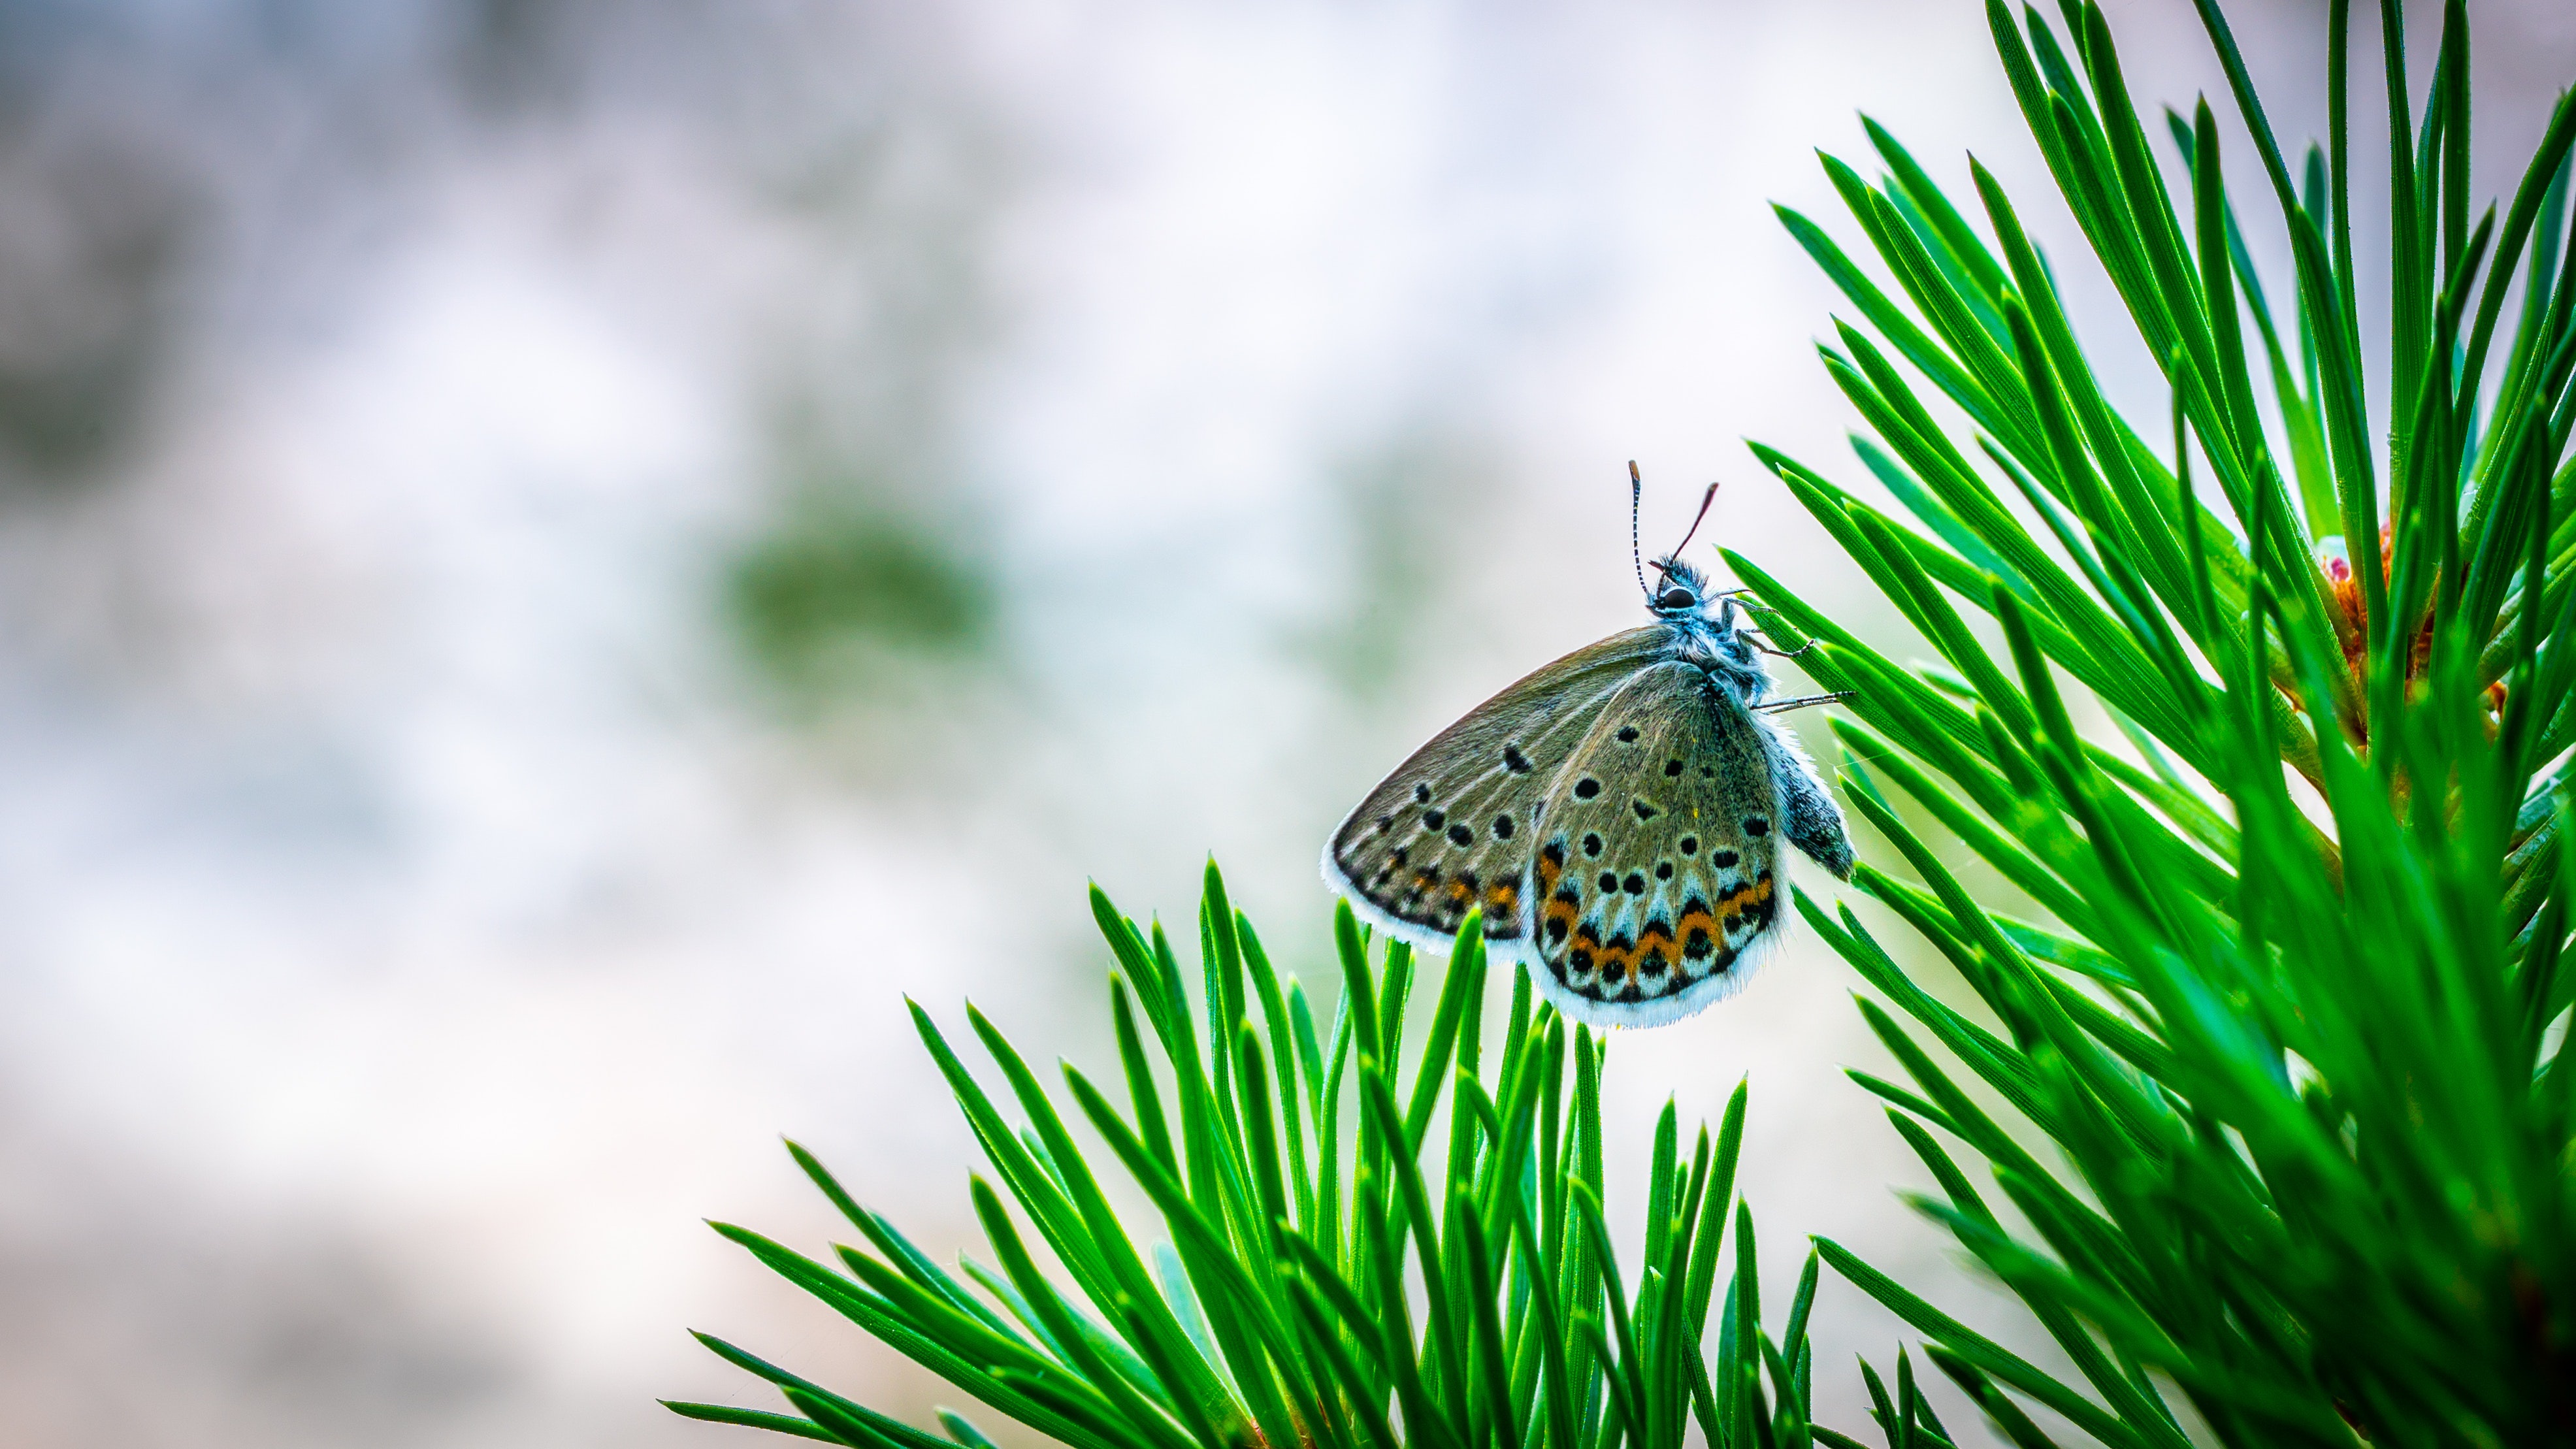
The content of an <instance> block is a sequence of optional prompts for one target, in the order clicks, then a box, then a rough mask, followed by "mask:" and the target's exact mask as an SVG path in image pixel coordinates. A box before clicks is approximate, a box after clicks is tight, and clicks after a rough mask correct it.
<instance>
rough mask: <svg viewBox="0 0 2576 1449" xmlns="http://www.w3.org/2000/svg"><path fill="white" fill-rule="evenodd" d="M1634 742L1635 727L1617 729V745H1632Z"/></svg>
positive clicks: (1623, 726)
mask: <svg viewBox="0 0 2576 1449" xmlns="http://www.w3.org/2000/svg"><path fill="white" fill-rule="evenodd" d="M1636 742H1637V727H1636V726H1635V725H1621V726H1620V727H1619V743H1621V744H1623V745H1633V744H1635V743H1636Z"/></svg>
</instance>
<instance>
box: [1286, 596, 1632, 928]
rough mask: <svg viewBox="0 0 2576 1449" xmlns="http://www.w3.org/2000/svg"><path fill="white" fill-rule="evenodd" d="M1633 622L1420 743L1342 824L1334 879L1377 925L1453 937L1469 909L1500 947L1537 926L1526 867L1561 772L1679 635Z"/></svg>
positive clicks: (1327, 858)
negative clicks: (1616, 699)
mask: <svg viewBox="0 0 2576 1449" xmlns="http://www.w3.org/2000/svg"><path fill="white" fill-rule="evenodd" d="M1670 637H1671V631H1670V630H1668V629H1665V628H1663V627H1661V626H1648V627H1646V628H1643V629H1631V630H1629V631H1627V632H1625V633H1621V634H1614V635H1612V636H1611V637H1609V638H1607V639H1604V640H1602V641H1601V642H1600V643H1598V644H1594V645H1592V646H1591V647H1589V648H1586V649H1580V650H1577V651H1576V652H1574V653H1572V654H1569V655H1567V656H1565V657H1564V658H1562V659H1559V660H1557V661H1556V662H1555V663H1553V664H1550V665H1548V666H1547V667H1545V668H1543V669H1541V670H1539V671H1538V672H1536V673H1534V674H1532V675H1530V676H1529V677H1528V678H1526V679H1523V680H1521V681H1520V682H1519V683H1517V684H1514V685H1513V686H1512V687H1510V688H1509V689H1506V690H1504V691H1503V692H1502V693H1500V694H1498V695H1495V696H1494V697H1493V698H1492V699H1489V700H1487V701H1485V702H1484V703H1483V704H1481V705H1479V706H1477V707H1476V708H1475V709H1474V710H1471V711H1469V713H1468V714H1467V716H1466V717H1465V718H1463V719H1461V720H1459V721H1458V722H1457V723H1456V724H1453V725H1451V726H1450V727H1449V728H1447V729H1445V730H1442V731H1441V732H1440V733H1439V734H1438V735H1436V736H1434V737H1433V738H1432V740H1431V742H1430V743H1429V744H1426V745H1424V746H1423V747H1422V748H1420V749H1418V750H1416V751H1414V752H1413V755H1412V757H1411V758H1410V759H1407V760H1406V761H1405V762H1404V763H1403V764H1402V765H1399V766H1397V767H1396V770H1395V772H1394V773H1393V774H1391V775H1388V776H1387V777H1386V779H1384V780H1383V781H1380V782H1379V784H1378V787H1377V788H1376V789H1375V790H1373V791H1371V792H1369V797H1368V798H1367V799H1366V800H1363V801H1361V802H1360V806H1359V808H1358V809H1357V810H1354V811H1352V812H1351V814H1350V817H1349V818H1348V819H1346V820H1344V821H1343V822H1342V826H1341V828H1340V829H1339V830H1336V831H1334V832H1333V838H1332V840H1331V842H1330V843H1329V844H1327V845H1326V847H1325V851H1324V875H1325V879H1326V880H1327V882H1329V883H1330V884H1332V885H1333V886H1334V887H1335V888H1337V889H1339V890H1341V891H1344V892H1345V893H1347V894H1349V895H1351V896H1352V897H1354V898H1355V900H1356V901H1357V902H1359V903H1360V904H1362V905H1363V906H1364V907H1365V910H1366V914H1368V915H1369V916H1371V917H1372V918H1374V919H1375V920H1376V921H1377V923H1378V924H1379V925H1381V926H1384V927H1386V928H1387V929H1389V930H1391V931H1393V932H1395V933H1396V934H1397V935H1399V936H1401V937H1404V938H1406V939H1409V940H1412V941H1414V942H1415V943H1417V944H1428V945H1445V944H1446V943H1447V939H1448V938H1449V937H1450V936H1452V935H1454V934H1455V933H1456V932H1457V930H1458V927H1459V925H1460V923H1461V922H1463V921H1464V920H1465V918H1466V914H1467V911H1468V909H1469V908H1470V907H1475V908H1479V909H1481V910H1482V911H1483V912H1484V921H1485V935H1486V937H1487V939H1488V940H1489V941H1490V942H1492V943H1493V944H1494V946H1495V948H1496V952H1497V954H1499V955H1503V956H1505V957H1510V956H1513V955H1516V954H1518V953H1517V952H1516V951H1515V950H1514V949H1513V945H1514V943H1518V942H1521V941H1523V940H1524V939H1525V938H1526V936H1527V934H1528V932H1529V930H1530V927H1531V923H1532V921H1531V909H1530V901H1529V900H1528V898H1527V890H1528V885H1527V866H1528V863H1529V861H1530V858H1531V854H1532V851H1533V848H1534V846H1535V844H1536V842H1537V841H1538V839H1539V838H1540V832H1541V831H1542V830H1543V829H1544V828H1545V826H1546V824H1547V822H1546V821H1545V820H1544V818H1543V814H1544V811H1543V807H1542V804H1541V801H1542V797H1543V794H1544V792H1545V791H1546V789H1547V786H1548V783H1549V781H1551V780H1552V779H1554V778H1555V776H1556V775H1557V773H1558V771H1559V768H1560V767H1561V766H1562V765H1563V764H1564V763H1565V761H1566V760H1567V759H1568V758H1569V757H1570V756H1571V755H1572V754H1573V753H1574V751H1575V748H1576V746H1577V744H1578V743H1579V742H1580V741H1581V740H1582V739H1583V738H1584V735H1585V731H1586V730H1587V729H1588V728H1589V727H1590V726H1591V724H1592V723H1593V721H1594V719H1595V718H1596V717H1597V715H1598V714H1599V712H1600V710H1601V708H1602V706H1603V704H1604V703H1605V702H1607V701H1608V700H1609V699H1610V698H1611V697H1612V696H1613V695H1614V694H1615V693H1617V692H1618V691H1619V690H1620V687H1621V684H1622V682H1623V681H1625V680H1628V679H1631V678H1633V677H1635V675H1636V674H1637V672H1638V671H1639V669H1641V668H1643V667H1645V666H1646V665H1648V664H1649V662H1650V661H1651V660H1652V659H1653V658H1654V657H1655V656H1656V655H1657V654H1658V653H1660V652H1661V651H1663V650H1664V649H1665V648H1666V647H1667V644H1668V641H1669V639H1670Z"/></svg>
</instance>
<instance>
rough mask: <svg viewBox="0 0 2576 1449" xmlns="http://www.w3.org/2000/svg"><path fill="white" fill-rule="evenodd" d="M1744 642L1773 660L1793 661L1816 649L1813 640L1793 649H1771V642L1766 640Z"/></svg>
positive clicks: (1750, 639)
mask: <svg viewBox="0 0 2576 1449" xmlns="http://www.w3.org/2000/svg"><path fill="white" fill-rule="evenodd" d="M1744 642H1745V643H1747V644H1750V645H1752V646H1753V647H1754V648H1756V649H1758V650H1760V651H1761V652H1763V653H1765V654H1768V655H1770V656H1771V657H1772V658H1774V659H1795V658H1797V657H1799V656H1800V655H1802V654H1805V653H1806V652H1807V651H1808V650H1810V649H1813V648H1815V647H1816V641H1815V640H1813V639H1810V640H1808V641H1807V642H1806V643H1804V644H1801V645H1799V646H1798V647H1797V648H1795V649H1775V648H1773V647H1771V642H1770V641H1769V640H1767V639H1757V638H1747V639H1746V640H1745V641H1744Z"/></svg>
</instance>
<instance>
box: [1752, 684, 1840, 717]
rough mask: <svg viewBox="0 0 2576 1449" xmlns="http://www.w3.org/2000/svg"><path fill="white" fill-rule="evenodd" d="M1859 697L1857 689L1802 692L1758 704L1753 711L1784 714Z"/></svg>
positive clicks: (1756, 712)
mask: <svg viewBox="0 0 2576 1449" xmlns="http://www.w3.org/2000/svg"><path fill="white" fill-rule="evenodd" d="M1858 697H1859V696H1858V692H1857V691H1854V690H1849V689H1838V690H1835V691H1834V692H1833V693H1831V694H1802V695H1799V696H1798V697H1797V698H1796V699H1775V700H1772V701H1771V702H1769V703H1768V704H1757V705H1755V706H1753V712H1754V713H1755V714H1784V713H1786V712H1788V711H1790V710H1793V709H1808V708H1812V707H1813V706H1816V705H1819V704H1833V703H1835V702H1836V701H1838V700H1845V699H1855V698H1858Z"/></svg>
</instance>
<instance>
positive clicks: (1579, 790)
mask: <svg viewBox="0 0 2576 1449" xmlns="http://www.w3.org/2000/svg"><path fill="white" fill-rule="evenodd" d="M1600 793H1601V782H1600V781H1598V780H1595V779H1593V778H1592V777H1591V776H1589V775H1586V776H1584V777H1583V778H1582V779H1580V780H1577V781H1575V782H1574V798H1575V799H1577V800H1589V799H1591V798H1592V797H1593V796H1595V795H1598V794H1600Z"/></svg>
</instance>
